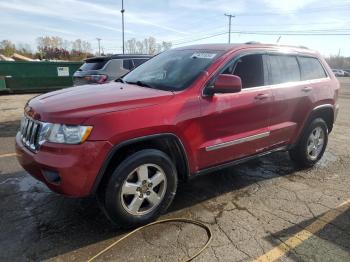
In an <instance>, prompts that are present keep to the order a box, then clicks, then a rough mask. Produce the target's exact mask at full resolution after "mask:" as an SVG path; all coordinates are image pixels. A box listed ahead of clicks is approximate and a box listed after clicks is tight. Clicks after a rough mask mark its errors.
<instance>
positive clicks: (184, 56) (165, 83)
mask: <svg viewBox="0 0 350 262" xmlns="http://www.w3.org/2000/svg"><path fill="white" fill-rule="evenodd" d="M222 53H223V52H222V51H213V50H169V51H166V52H164V53H161V54H159V55H157V56H155V57H154V58H152V59H150V60H148V61H147V62H145V63H144V64H142V65H140V66H139V67H137V68H136V69H134V70H133V71H131V72H130V73H129V74H127V75H126V76H125V77H124V78H123V81H125V82H126V83H133V84H140V83H142V85H144V86H148V87H152V88H157V89H163V90H169V91H179V90H183V89H185V88H186V87H188V86H189V85H190V84H191V83H192V82H193V81H194V80H195V79H196V78H197V77H198V76H199V75H200V74H201V73H202V72H203V71H204V70H206V69H207V68H208V67H209V65H211V64H212V63H213V61H214V60H216V59H217V58H218V57H219V55H221V54H222Z"/></svg>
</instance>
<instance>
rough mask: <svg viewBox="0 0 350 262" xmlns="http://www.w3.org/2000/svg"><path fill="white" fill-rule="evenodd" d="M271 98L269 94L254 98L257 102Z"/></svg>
mask: <svg viewBox="0 0 350 262" xmlns="http://www.w3.org/2000/svg"><path fill="white" fill-rule="evenodd" d="M269 97H270V95H269V94H258V95H256V96H255V97H254V98H255V99H256V100H264V99H267V98H269Z"/></svg>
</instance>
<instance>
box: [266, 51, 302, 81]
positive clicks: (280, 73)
mask: <svg viewBox="0 0 350 262" xmlns="http://www.w3.org/2000/svg"><path fill="white" fill-rule="evenodd" d="M269 61H270V71H269V72H270V73H269V83H270V84H271V85H275V84H282V83H288V82H295V81H300V70H299V65H298V61H297V58H296V57H295V56H288V55H269Z"/></svg>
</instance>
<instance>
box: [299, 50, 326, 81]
mask: <svg viewBox="0 0 350 262" xmlns="http://www.w3.org/2000/svg"><path fill="white" fill-rule="evenodd" d="M298 59H299V63H300V69H301V79H302V80H312V79H319V78H325V77H327V75H326V72H325V71H324V69H323V67H322V65H321V63H320V61H319V60H318V59H317V58H314V57H303V56H301V57H298Z"/></svg>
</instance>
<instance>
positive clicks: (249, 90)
mask: <svg viewBox="0 0 350 262" xmlns="http://www.w3.org/2000/svg"><path fill="white" fill-rule="evenodd" d="M338 94H339V82H338V80H337V79H336V78H335V76H334V74H333V73H332V70H331V69H330V68H329V66H328V65H327V64H326V62H325V60H324V59H323V58H322V57H321V56H320V55H319V54H318V53H317V52H314V51H311V50H309V49H304V48H296V47H287V46H280V45H264V44H236V45H226V44H217V45H195V46H187V47H181V48H177V49H172V50H169V51H166V52H163V53H161V54H159V55H158V56H156V57H154V58H152V59H150V60H149V61H147V62H145V63H144V64H142V65H140V66H139V67H137V68H136V69H134V70H133V71H131V72H130V73H128V74H127V75H126V76H125V77H123V78H121V79H120V80H119V82H112V83H108V84H104V85H100V86H96V85H90V86H84V87H75V88H69V89H64V90H60V91H55V92H52V93H48V94H43V95H40V96H37V97H35V98H33V99H32V100H30V101H29V102H28V103H27V105H26V107H25V110H24V114H25V115H24V118H23V119H22V123H21V128H20V131H19V132H18V134H17V136H16V150H17V157H18V160H19V162H20V164H21V165H22V166H23V167H24V169H25V170H27V171H28V172H29V173H30V174H31V175H32V176H34V177H35V178H37V179H39V180H41V181H43V182H44V183H45V184H46V185H47V186H48V187H49V188H51V189H52V190H53V191H55V192H58V193H61V194H64V195H67V196H71V197H85V196H88V195H92V194H96V195H97V196H98V199H99V201H100V203H101V204H102V205H103V207H104V210H105V212H106V213H107V214H108V217H109V218H110V219H111V220H112V221H113V222H114V223H117V224H119V225H120V226H123V227H129V226H135V225H140V224H145V223H148V222H150V221H152V220H154V219H155V218H157V217H158V216H159V215H160V214H162V213H163V212H165V211H166V209H167V208H168V207H169V205H170V204H171V202H172V200H173V198H174V196H175V193H176V188H177V185H178V181H179V180H181V181H187V180H189V179H190V178H193V177H196V176H198V175H203V174H206V173H211V172H212V171H215V170H219V169H222V168H226V167H229V166H231V165H234V164H237V163H242V162H243V161H247V160H250V159H253V158H256V157H260V156H263V155H266V154H269V153H272V152H277V151H289V153H290V156H291V159H292V160H294V161H295V163H297V164H298V165H300V166H302V167H311V166H313V165H315V164H316V163H317V162H318V161H319V160H320V158H321V157H322V155H323V153H324V151H325V149H326V146H327V141H328V135H329V133H330V132H331V131H332V128H333V123H334V121H335V119H336V116H337V112H338V101H337V99H338ZM213 186H215V185H213Z"/></svg>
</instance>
